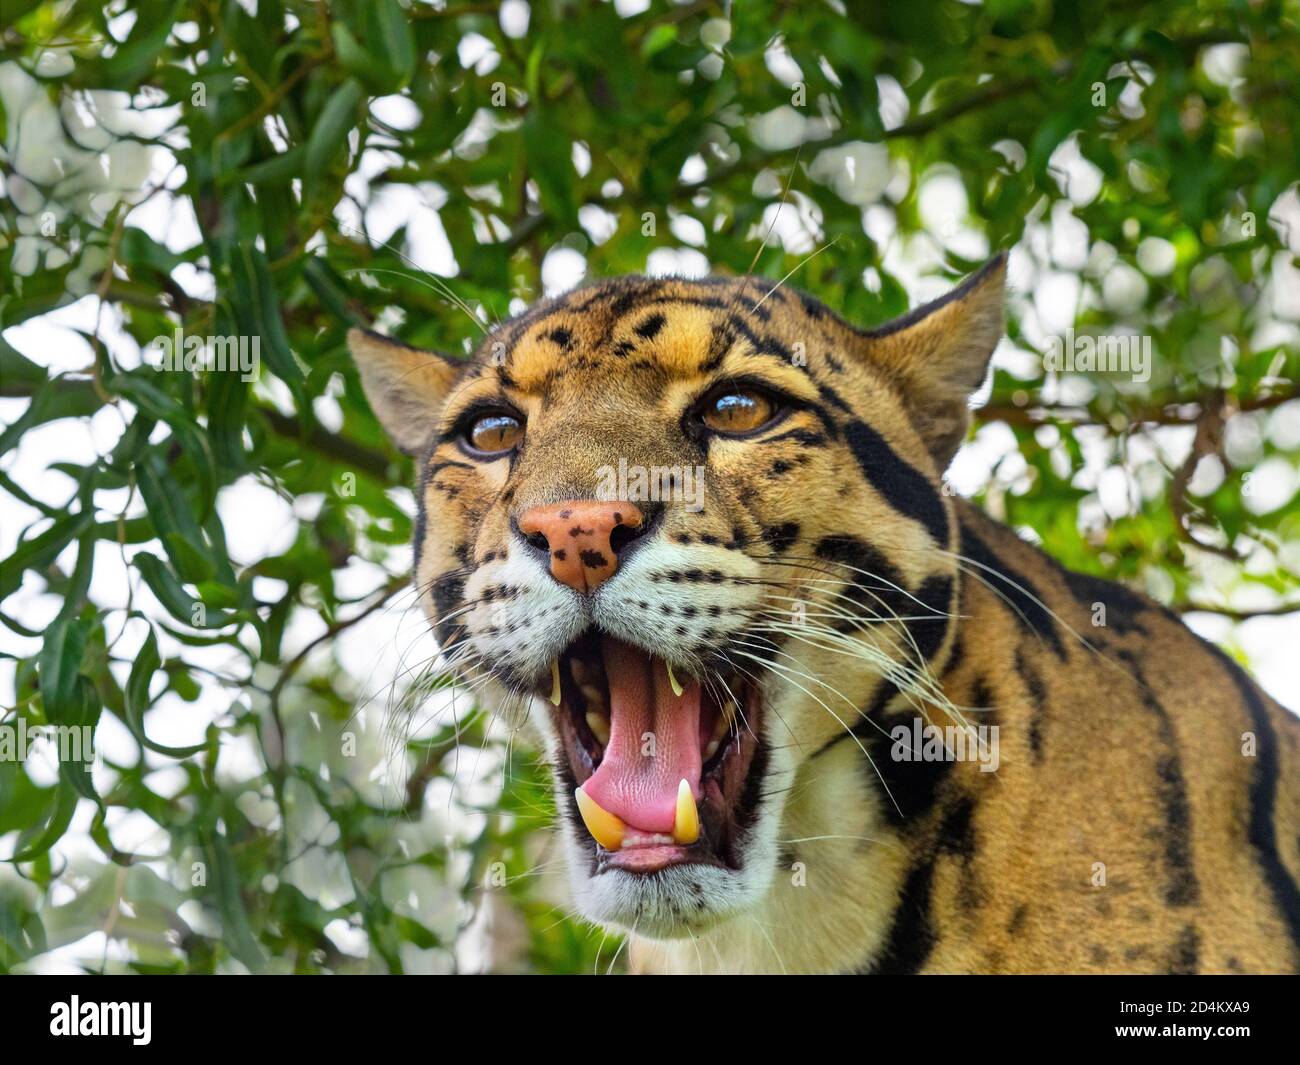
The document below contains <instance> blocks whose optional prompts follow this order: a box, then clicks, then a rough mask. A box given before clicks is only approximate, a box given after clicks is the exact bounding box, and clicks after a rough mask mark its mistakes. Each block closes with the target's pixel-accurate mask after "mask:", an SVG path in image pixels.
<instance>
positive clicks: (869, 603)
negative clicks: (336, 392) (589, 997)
mask: <svg viewBox="0 0 1300 1065" xmlns="http://www.w3.org/2000/svg"><path fill="white" fill-rule="evenodd" d="M1003 277H1004V263H1003V260H1002V259H1001V258H999V259H996V260H994V261H993V262H991V263H990V264H989V265H988V266H987V267H985V268H984V269H983V270H981V271H980V272H979V273H978V274H976V275H974V276H973V277H971V278H970V279H968V280H967V281H966V282H965V283H964V284H962V285H961V286H959V287H958V288H956V289H955V290H953V291H952V292H951V293H950V294H949V295H948V296H946V297H944V298H943V299H941V300H939V301H937V302H935V303H932V304H929V305H927V306H925V307H922V308H920V309H918V310H917V311H914V312H913V313H911V314H909V315H907V316H906V317H904V318H903V319H901V320H899V321H897V322H894V323H892V324H890V325H888V326H886V327H884V328H881V329H876V330H874V331H863V330H860V329H857V328H855V327H853V326H852V325H850V324H848V323H846V322H844V321H843V320H842V319H840V318H839V317H838V316H836V315H835V314H834V313H832V312H831V311H830V310H828V309H827V308H825V307H824V306H822V305H821V304H820V303H818V302H816V301H815V300H813V299H811V298H810V297H807V296H803V295H800V294H798V293H796V292H794V291H792V290H791V289H789V288H787V287H778V288H776V289H771V285H770V283H768V282H764V281H762V280H759V279H752V278H717V279H709V280H702V281H683V280H671V279H648V278H641V277H625V278H617V279H613V280H609V281H603V282H600V283H597V284H593V285H590V286H588V287H585V288H582V289H579V290H576V291H573V292H570V293H568V294H566V295H564V296H561V297H559V298H557V299H552V300H548V301H545V302H543V303H540V304H538V305H537V306H535V307H534V308H532V309H530V310H528V311H526V312H525V313H523V314H521V315H520V316H518V317H517V318H515V319H513V320H511V321H509V322H507V323H505V324H503V325H502V326H500V327H499V328H497V329H495V330H494V331H493V332H492V333H491V334H490V335H489V336H488V337H487V338H486V339H485V340H484V342H483V343H482V345H480V348H479V350H478V351H477V353H476V354H475V355H474V357H473V358H472V359H471V360H470V361H469V362H468V363H467V364H463V363H458V362H455V361H453V360H449V359H445V358H443V357H441V356H438V355H433V354H429V353H426V352H419V351H415V350H414V349H410V348H406V347H404V346H402V345H400V344H397V343H396V342H393V341H390V340H387V339H384V338H382V337H379V336H377V335H375V334H370V333H364V332H354V334H353V335H352V336H351V338H350V339H351V346H352V350H353V352H354V355H355V356H356V360H357V363H358V366H359V367H360V371H361V375H362V379H363V382H364V384H365V387H366V390H367V393H368V395H369V397H370V400H371V403H372V405H373V407H374V408H375V410H376V412H377V414H378V415H379V417H380V418H381V420H382V421H383V422H384V424H385V427H386V428H387V430H388V432H389V433H390V435H391V436H392V437H393V439H394V440H395V441H396V442H397V443H398V445H399V446H401V447H402V448H403V449H405V450H407V451H408V452H411V453H413V454H415V455H416V456H417V457H418V463H419V470H420V477H419V490H418V496H419V507H420V521H419V527H418V533H417V536H416V544H415V547H416V566H415V580H416V582H417V586H418V589H419V591H420V596H421V601H422V603H423V605H424V607H425V609H426V611H427V613H428V615H429V617H430V619H431V620H432V622H433V624H434V627H435V630H436V632H437V634H438V636H439V639H440V641H441V643H442V645H443V647H444V649H445V650H447V651H448V653H449V655H450V657H451V659H452V660H453V661H454V662H455V663H456V664H457V666H458V668H460V669H461V670H462V671H463V672H464V673H465V674H466V675H467V676H470V677H479V678H487V679H488V686H489V687H490V688H492V689H494V690H496V691H498V692H499V693H506V692H510V691H517V692H522V691H537V690H540V689H541V688H543V687H544V686H545V678H546V676H547V672H546V671H547V669H548V666H549V663H550V662H551V661H552V660H553V659H554V658H555V657H556V655H557V654H558V653H559V652H560V651H561V650H562V649H563V648H564V647H565V646H566V645H567V644H568V643H569V642H570V641H571V640H573V639H574V638H575V637H576V636H577V635H578V634H579V633H581V632H582V631H583V630H584V629H585V628H587V627H588V626H596V627H598V628H600V629H603V630H604V631H607V632H609V633H611V634H613V635H617V636H620V637H621V638H625V639H628V640H631V641H634V642H638V643H640V644H641V645H642V646H644V647H646V648H647V649H648V650H651V651H653V652H654V653H655V654H657V655H659V656H661V657H663V658H666V659H668V660H669V661H671V662H672V663H673V664H674V666H675V668H678V669H681V670H685V671H688V672H695V673H697V674H698V673H704V674H707V672H708V670H709V669H710V668H712V667H713V666H716V665H717V664H718V663H719V662H721V661H728V662H731V663H733V664H735V663H739V664H740V665H741V666H742V667H743V668H745V669H746V670H748V671H750V672H752V673H753V674H754V675H755V676H756V677H758V678H760V679H761V681H762V685H763V692H764V702H765V705H766V707H767V708H768V712H766V713H765V714H764V718H763V725H762V734H761V736H760V737H759V740H760V743H759V749H758V754H757V756H756V766H755V771H754V773H753V775H752V777H751V782H752V787H750V788H749V789H748V790H747V791H746V793H745V794H744V795H743V796H742V798H741V804H742V807H743V809H742V815H743V817H744V823H745V826H746V828H745V834H744V850H743V855H744V860H743V864H742V867H741V868H740V869H718V868H708V869H703V868H696V867H694V866H678V867H674V868H671V869H668V870H664V871H662V872H661V873H659V874H655V875H653V876H633V875H629V874H621V873H620V874H615V875H610V874H602V875H599V876H593V875H592V867H591V857H590V855H591V847H592V843H591V840H590V838H589V837H588V836H587V835H586V833H585V831H584V830H583V828H582V824H581V821H580V820H579V819H578V816H577V813H576V811H575V809H574V806H573V802H572V799H571V791H572V786H573V782H572V780H571V779H569V778H568V776H567V772H568V771H567V770H566V769H565V768H564V765H565V760H564V759H563V758H562V757H560V756H559V753H558V742H559V741H558V739H557V736H556V734H555V730H554V727H553V724H552V721H551V717H550V715H549V713H548V712H547V710H548V708H547V707H546V706H545V705H544V702H543V701H542V700H540V699H533V700H531V702H530V703H529V710H528V714H529V721H530V727H532V728H533V729H534V730H535V732H536V735H537V737H538V741H539V743H540V746H541V748H542V750H543V751H544V753H545V756H546V757H547V759H548V761H549V762H550V763H551V764H552V765H553V766H554V767H555V772H554V775H555V785H556V798H557V803H558V805H559V808H560V810H561V817H560V819H559V830H560V832H561V834H562V836H563V838H564V845H565V849H566V852H567V858H568V864H569V867H570V877H571V881H572V886H573V893H574V897H575V901H576V903H577V905H578V908H579V910H580V911H581V912H583V913H584V914H585V915H586V916H587V917H589V918H591V919H592V920H595V921H598V922H602V923H605V924H608V925H611V926H615V927H620V928H623V929H635V935H634V937H633V939H634V942H633V951H632V958H633V965H634V967H635V968H638V969H643V970H671V971H692V972H693V971H697V970H705V971H712V970H722V971H776V972H779V971H788V972H795V971H801V972H863V973H867V972H874V973H914V972H993V973H997V972H1020V973H1024V972H1059V971H1068V972H1119V971H1124V972H1278V971H1294V970H1296V968H1297V966H1298V965H1300V890H1298V889H1297V872H1298V870H1300V853H1298V847H1300V843H1298V840H1297V829H1298V828H1300V772H1297V770H1298V769H1300V750H1298V749H1297V748H1298V747H1300V728H1298V727H1297V720H1296V719H1295V718H1294V717H1293V716H1292V715H1291V714H1289V713H1288V712H1287V711H1285V710H1284V709H1283V708H1282V707H1280V706H1279V705H1278V704H1277V703H1275V702H1274V701H1273V700H1271V699H1270V698H1268V696H1266V695H1265V694H1264V693H1263V692H1262V691H1261V690H1260V689H1259V688H1258V687H1257V686H1256V685H1255V684H1254V683H1253V681H1251V680H1250V678H1249V677H1248V676H1247V675H1246V674H1245V673H1244V672H1243V671H1242V670H1241V669H1240V668H1239V667H1238V666H1237V665H1236V664H1235V663H1233V662H1232V661H1230V660H1229V659H1228V658H1227V657H1225V656H1224V655H1223V654H1221V653H1220V652H1219V651H1217V650H1216V649H1215V648H1213V647H1211V646H1209V645H1207V644H1206V643H1204V642H1202V641H1201V640H1199V639H1198V638H1197V637H1196V636H1194V635H1193V634H1192V633H1191V632H1190V631H1189V630H1188V629H1186V628H1185V627H1184V626H1183V625H1182V624H1181V623H1180V622H1179V621H1178V620H1177V618H1175V617H1174V616H1172V615H1170V614H1169V613H1168V612H1167V611H1165V610H1164V609H1162V608H1161V607H1160V606H1158V605H1157V604H1155V603H1154V602H1152V601H1150V600H1149V599H1147V598H1145V597H1143V596H1141V595H1139V594H1137V593H1135V592H1132V591H1129V590H1128V589H1126V588H1125V587H1123V586H1121V585H1118V584H1113V583H1109V582H1105V581H1100V580H1096V579H1093V578H1088V577H1082V576H1080V575H1078V574H1074V573H1070V572H1068V571H1066V570H1064V569H1062V568H1061V567H1060V566H1058V565H1057V564H1056V563H1054V562H1053V561H1052V560H1051V559H1050V558H1049V557H1048V556H1047V555H1045V554H1044V553H1043V552H1041V551H1039V550H1037V549H1035V548H1034V547H1032V546H1030V545H1028V544H1026V543H1024V542H1023V541H1021V540H1020V539H1019V538H1018V537H1016V536H1015V535H1014V534H1013V533H1012V532H1011V531H1009V530H1008V529H1007V528H1005V527H1003V526H1001V525H998V524H997V523H995V522H993V521H991V520H990V519H988V518H987V517H985V516H984V515H983V514H982V513H981V512H979V511H978V510H977V509H976V508H974V507H972V506H970V505H969V504H967V503H965V502H963V501H961V500H959V499H956V498H953V497H952V496H951V495H950V494H948V493H946V492H944V491H943V490H942V487H941V485H942V481H941V474H942V471H943V470H944V468H945V467H946V466H947V464H948V462H949V460H950V459H951V458H952V455H953V453H954V452H955V450H956V448H957V446H958V445H959V443H960V441H961V440H962V438H963V437H964V435H965V433H966V430H967V428H968V411H967V401H968V397H969V395H970V393H971V392H972V391H973V390H974V389H975V388H977V387H978V385H979V383H980V382H981V381H982V380H983V378H984V376H985V373H986V370H987V365H988V360H989V357H990V355H991V353H992V350H993V348H994V346H995V344H996V343H997V341H998V339H999V337H1000V336H1001V333H1002V303H1003ZM769 290H770V291H769ZM724 380H742V381H747V382H757V383H761V384H762V385H764V386H765V387H767V388H770V389H773V390H776V391H778V392H780V393H781V394H783V395H784V396H785V397H787V399H788V408H789V410H788V413H787V414H786V415H785V416H784V418H783V419H782V420H780V421H779V423H778V424H775V425H773V426H772V427H770V428H768V429H766V430H765V431H763V432H760V433H758V434H756V435H755V436H753V437H752V438H750V439H744V440H732V439H720V438H716V437H714V438H706V437H703V436H701V435H700V434H698V433H696V432H693V431H692V429H691V426H690V424H689V421H688V420H687V419H685V417H684V416H685V414H686V412H687V411H688V410H689V409H690V408H691V405H692V404H693V403H695V402H696V401H697V400H698V399H699V398H700V397H701V396H702V395H704V394H705V393H706V392H707V391H708V390H709V389H710V388H711V387H713V386H714V385H715V383H716V382H719V381H724ZM487 400H490V401H507V402H509V403H510V404H511V405H512V406H513V407H514V408H515V409H516V410H518V411H519V412H520V413H521V414H522V415H523V417H524V418H525V419H526V423H527V425H526V433H525V438H524V443H523V445H522V447H520V448H519V449H518V450H517V451H516V452H515V453H513V454H512V455H510V456H509V457H508V458H500V459H497V460H495V461H482V460H479V459H475V458H473V457H472V456H470V455H468V454H467V453H466V452H465V449H464V448H463V446H461V445H460V444H459V443H458V434H459V433H460V431H461V429H462V423H463V419H464V417H465V415H466V412H467V411H470V410H472V409H473V408H474V405H475V403H477V402H481V401H487ZM620 459H622V460H624V461H625V462H626V463H628V464H629V465H635V464H640V465H642V466H647V467H650V466H681V465H683V464H691V465H692V466H695V465H698V466H702V467H703V468H704V469H705V471H706V480H705V492H704V501H705V505H704V507H703V509H702V510H699V511H698V512H692V511H689V510H687V509H686V508H684V507H682V506H680V505H677V504H674V503H672V502H669V503H666V504H663V505H662V506H660V507H658V508H657V509H656V510H655V515H654V516H655V519H656V523H655V525H654V531H653V539H652V542H650V543H649V544H648V545H646V546H645V547H644V548H643V549H642V550H640V551H638V552H637V553H636V554H635V555H633V556H632V557H631V559H630V561H629V562H628V564H627V565H626V566H621V567H620V568H619V570H618V572H617V573H616V574H615V575H614V576H613V577H612V578H611V579H609V580H608V581H607V582H606V583H604V584H603V585H602V586H601V587H600V589H599V591H598V592H597V593H596V594H594V595H592V596H590V597H588V598H589V601H581V600H582V598H583V597H581V596H577V595H575V594H574V593H573V592H572V591H571V590H570V589H568V588H565V587H563V586H562V585H560V584H559V583H557V582H556V581H554V580H552V579H551V578H550V577H549V575H548V572H547V568H546V565H545V561H544V560H539V559H538V558H537V557H536V556H535V554H533V553H530V551H529V550H528V548H527V544H526V542H525V541H524V539H523V538H522V537H521V536H520V535H519V534H518V531H517V528H516V525H515V523H516V521H517V517H518V515H520V514H521V513H523V512H524V511H525V510H527V509H528V508H530V507H536V506H541V505H547V504H554V503H558V502H560V501H563V500H570V499H584V498H590V497H591V496H592V493H593V491H594V488H595V479H596V478H597V476H598V470H599V469H600V468H601V467H604V466H610V465H613V466H617V465H618V463H619V461H620ZM1098 604H1101V605H1102V607H1103V611H1104V617H1105V625H1104V626H1098V625H1095V624H1094V620H1095V619H1096V618H1097V617H1098V606H1097V605H1098ZM502 706H503V712H505V713H506V714H507V715H508V714H509V710H510V706H511V703H510V699H509V697H508V696H507V697H506V698H505V699H504V702H503V704H502ZM913 721H916V722H917V725H918V727H919V726H920V724H922V723H929V724H932V725H957V724H961V723H963V722H964V723H969V724H976V725H986V726H994V725H995V726H997V729H998V733H997V734H998V736H999V758H998V766H997V769H996V771H995V772H984V771H982V768H981V765H980V763H979V762H978V761H976V760H971V759H968V760H965V761H951V760H928V761H926V760H919V761H905V760H902V754H903V753H904V752H903V751H902V749H901V748H900V747H899V746H898V743H899V742H901V741H898V740H897V739H896V735H897V734H896V733H894V731H893V730H894V728H895V727H896V726H900V725H901V726H903V727H904V728H906V727H907V726H909V725H911V724H912V723H913ZM986 753H987V752H986Z"/></svg>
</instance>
